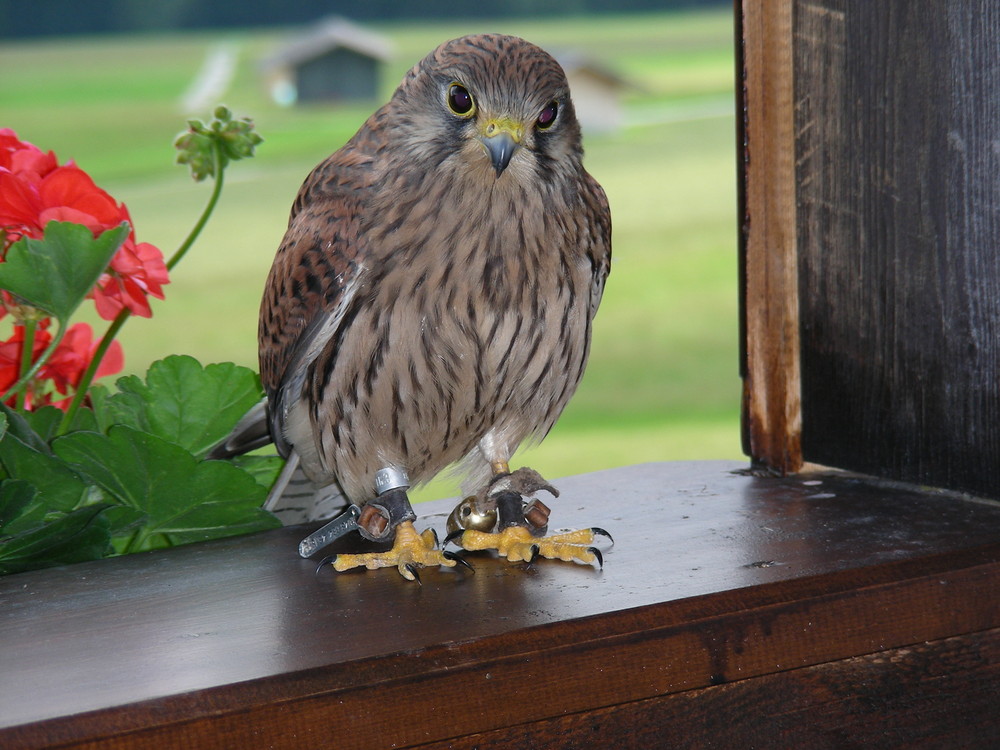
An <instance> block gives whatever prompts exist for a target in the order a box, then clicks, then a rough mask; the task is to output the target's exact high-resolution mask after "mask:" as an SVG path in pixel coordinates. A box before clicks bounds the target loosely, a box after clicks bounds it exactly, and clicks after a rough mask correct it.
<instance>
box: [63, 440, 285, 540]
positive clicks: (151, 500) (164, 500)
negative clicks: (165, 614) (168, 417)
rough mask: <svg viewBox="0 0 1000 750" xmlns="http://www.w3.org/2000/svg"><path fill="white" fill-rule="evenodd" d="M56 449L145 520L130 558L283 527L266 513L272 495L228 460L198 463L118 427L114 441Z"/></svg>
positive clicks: (66, 443)
mask: <svg viewBox="0 0 1000 750" xmlns="http://www.w3.org/2000/svg"><path fill="white" fill-rule="evenodd" d="M52 447H53V450H54V451H55V453H56V455H57V456H59V457H60V458H61V459H63V460H64V461H66V462H67V463H69V464H70V465H71V466H72V467H73V468H74V469H75V470H76V471H78V472H80V473H81V474H82V475H84V476H85V477H87V478H89V479H90V480H92V481H93V482H94V483H95V484H97V485H98V486H99V487H101V488H102V489H103V490H104V491H105V492H107V493H108V494H109V495H110V496H112V497H114V498H116V499H117V500H118V501H119V502H121V503H123V504H124V505H127V506H129V507H131V508H133V509H135V510H138V511H141V512H142V513H143V514H145V523H144V525H143V527H142V529H141V530H140V532H139V534H138V535H137V538H136V540H135V541H134V543H133V544H131V545H130V546H129V551H130V552H135V551H138V550H140V549H153V548H156V547H162V546H167V545H169V544H178V543H184V542H191V541H197V540H201V539H210V538H217V537H223V536H231V535H233V534H243V533H247V532H250V531H259V530H263V529H269V528H276V527H277V526H280V525H281V524H280V522H279V521H278V520H277V519H276V518H275V517H274V516H273V515H271V514H270V513H267V512H266V511H263V510H261V509H260V505H261V503H262V502H263V501H264V498H265V496H266V494H267V491H266V490H265V488H264V487H262V486H261V485H259V484H258V483H257V482H255V481H254V479H253V477H251V476H250V475H249V474H247V473H246V472H244V471H242V470H240V469H238V468H237V467H235V466H233V465H232V464H230V463H227V462H225V461H198V460H197V459H195V457H194V456H192V455H191V454H190V453H189V452H188V451H187V450H185V449H184V448H181V447H180V446H178V445H175V444H173V443H171V442H168V441H167V440H164V439H163V438H160V437H157V436H156V435H150V434H147V433H144V432H140V431H138V430H135V429H132V428H130V427H125V426H122V425H115V426H113V427H111V429H110V430H108V434H107V435H102V434H100V433H94V432H89V433H88V432H76V433H73V434H70V435H66V436H65V437H61V438H58V439H57V440H55V441H54V442H53V446H52Z"/></svg>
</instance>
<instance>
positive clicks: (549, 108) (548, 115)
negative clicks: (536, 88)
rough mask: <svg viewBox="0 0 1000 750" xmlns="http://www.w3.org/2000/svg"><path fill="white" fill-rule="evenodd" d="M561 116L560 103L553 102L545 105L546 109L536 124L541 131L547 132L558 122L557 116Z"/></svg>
mask: <svg viewBox="0 0 1000 750" xmlns="http://www.w3.org/2000/svg"><path fill="white" fill-rule="evenodd" d="M558 114H559V102H556V101H551V102H549V103H548V104H546V105H545V109H543V110H542V112H541V114H540V115H538V120H536V123H537V125H538V129H539V130H547V129H548V128H551V127H552V123H554V122H555V121H556V115H558Z"/></svg>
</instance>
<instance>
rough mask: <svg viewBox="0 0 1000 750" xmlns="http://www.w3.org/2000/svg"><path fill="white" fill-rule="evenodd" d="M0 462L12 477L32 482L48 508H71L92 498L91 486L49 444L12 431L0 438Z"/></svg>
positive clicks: (55, 509) (56, 509) (59, 509)
mask: <svg viewBox="0 0 1000 750" xmlns="http://www.w3.org/2000/svg"><path fill="white" fill-rule="evenodd" d="M88 434H89V433H88ZM0 463H2V464H3V468H4V471H5V472H6V474H7V476H8V477H10V478H11V479H23V480H26V481H29V482H31V484H32V485H33V486H34V487H35V488H36V489H37V490H38V492H39V494H40V499H41V501H42V502H43V503H44V505H45V507H46V508H47V509H48V510H49V511H71V510H73V509H74V508H77V507H78V506H81V505H84V504H86V503H88V502H92V501H93V499H94V498H93V497H92V488H91V487H90V486H89V485H88V484H87V483H86V482H85V481H84V480H83V479H82V478H81V477H80V476H79V475H78V474H76V473H75V472H74V471H73V470H72V469H71V468H70V467H69V466H67V465H66V464H65V463H64V462H63V461H61V460H59V459H58V458H57V457H55V456H54V455H52V454H51V453H50V452H49V449H48V446H46V445H45V444H44V443H43V444H42V445H41V447H39V446H38V444H37V443H34V444H33V445H29V444H27V443H25V442H24V441H22V440H21V439H20V438H18V437H17V436H16V435H15V434H14V432H13V431H9V432H8V433H7V434H6V435H4V438H3V440H0Z"/></svg>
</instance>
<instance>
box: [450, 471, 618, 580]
mask: <svg viewBox="0 0 1000 750" xmlns="http://www.w3.org/2000/svg"><path fill="white" fill-rule="evenodd" d="M542 489H544V490H546V491H548V492H551V493H552V494H553V495H558V494H559V492H558V490H556V489H555V488H554V487H553V486H552V485H550V484H549V483H548V482H546V481H545V480H544V479H543V478H542V477H541V475H539V474H538V472H536V471H534V470H533V469H528V468H521V469H518V470H517V471H515V472H514V473H512V474H498V475H497V476H495V477H494V478H493V480H492V481H491V482H490V484H489V485H488V486H487V487H486V488H485V489H484V490H483V491H482V492H480V493H479V494H478V495H476V496H473V497H469V498H466V499H465V500H463V501H462V502H461V503H459V505H458V507H456V508H455V510H454V511H453V512H452V514H451V516H450V517H449V519H448V531H449V534H448V537H447V539H446V540H445V542H446V544H447V542H449V541H457V543H458V544H459V545H460V546H461V547H462V548H463V549H466V550H485V549H495V550H497V553H498V554H499V555H500V556H501V557H506V558H507V559H508V560H511V561H514V562H516V561H520V560H525V561H529V562H530V561H531V560H533V559H534V558H535V557H537V556H541V557H544V558H548V559H551V560H566V561H567V562H570V561H575V562H581V563H586V564H592V563H595V562H596V563H597V564H598V566H599V567H603V566H604V556H603V555H602V553H601V550H600V549H598V548H597V547H595V546H594V542H595V541H596V539H597V537H599V536H603V537H607V538H608V539H609V540H611V535H610V534H609V533H608V532H606V531H605V530H604V529H600V528H597V527H594V528H589V529H579V530H577V531H567V532H561V533H558V534H552V535H550V536H546V535H545V534H546V530H547V529H548V520H549V509H548V507H547V506H546V505H545V504H544V503H543V502H541V501H540V500H538V499H537V498H530V499H526V498H527V497H528V496H530V495H534V494H535V493H536V492H538V491H539V490H542ZM611 541H612V543H613V542H614V540H611Z"/></svg>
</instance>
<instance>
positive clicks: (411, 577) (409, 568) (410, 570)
mask: <svg viewBox="0 0 1000 750" xmlns="http://www.w3.org/2000/svg"><path fill="white" fill-rule="evenodd" d="M399 572H400V573H401V574H402V576H403V578H405V579H407V580H408V581H416V582H417V584H418V585H420V586H423V585H424V584H423V582H422V581H421V580H420V573H419V572H418V571H417V566H416V565H414V564H413V563H406V564H405V565H403V566H402V567H401V568H400V570H399Z"/></svg>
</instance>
